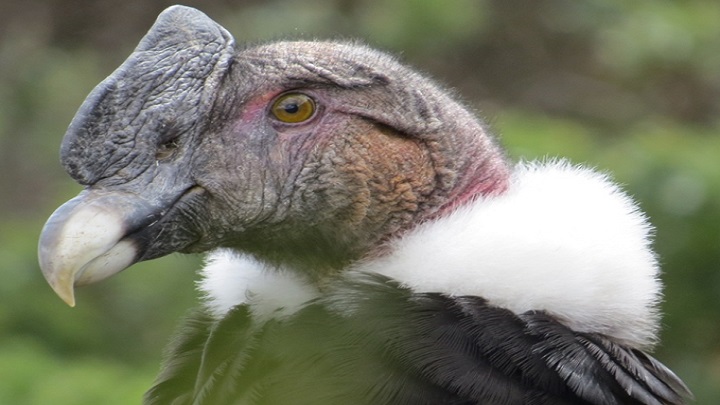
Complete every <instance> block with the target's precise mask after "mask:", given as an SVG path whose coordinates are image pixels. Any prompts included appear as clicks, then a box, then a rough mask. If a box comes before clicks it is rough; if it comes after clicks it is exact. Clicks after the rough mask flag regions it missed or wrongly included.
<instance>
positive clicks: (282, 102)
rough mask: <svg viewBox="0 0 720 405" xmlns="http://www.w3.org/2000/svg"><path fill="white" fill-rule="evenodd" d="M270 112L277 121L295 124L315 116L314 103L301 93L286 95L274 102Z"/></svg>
mask: <svg viewBox="0 0 720 405" xmlns="http://www.w3.org/2000/svg"><path fill="white" fill-rule="evenodd" d="M270 111H271V112H272V115H273V116H274V117H275V118H277V119H278V120H280V121H282V122H287V123H290V124H296V123H298V122H303V121H307V120H309V119H310V118H312V117H313V115H315V101H314V100H313V99H312V98H310V96H307V95H305V94H302V93H287V94H283V95H282V96H280V97H278V99H277V100H275V102H274V103H273V105H272V108H271V109H270Z"/></svg>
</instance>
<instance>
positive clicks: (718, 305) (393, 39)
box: [0, 0, 720, 405]
mask: <svg viewBox="0 0 720 405" xmlns="http://www.w3.org/2000/svg"><path fill="white" fill-rule="evenodd" d="M170 4H171V2H166V1H154V2H146V1H143V0H126V1H124V2H114V1H110V0H28V1H23V2H20V1H12V0H9V1H6V2H3V3H0V172H1V173H2V176H0V272H1V273H2V282H0V341H2V342H3V344H2V345H0V404H45V403H53V404H59V405H63V404H96V403H104V404H112V403H117V404H127V403H136V402H138V401H139V398H140V395H141V393H142V392H143V391H144V389H145V388H146V387H147V386H148V385H149V384H150V382H151V380H152V378H153V375H154V373H155V370H156V369H157V366H158V364H159V360H160V357H161V353H162V347H163V346H164V344H165V342H166V340H167V339H168V337H169V336H170V334H171V331H172V329H173V325H175V324H176V322H177V321H178V319H179V318H180V317H181V316H182V314H183V313H184V312H185V311H186V310H187V309H189V308H191V307H192V306H193V305H196V304H197V298H196V293H195V292H194V288H193V287H194V285H193V280H194V279H195V275H194V273H193V270H194V269H196V268H198V267H199V266H200V260H199V259H198V258H196V257H189V256H179V255H178V256H172V257H168V258H164V259H160V260H156V261H153V262H150V263H142V264H140V265H136V266H134V267H133V268H132V269H131V270H129V271H126V272H124V273H123V274H121V275H119V276H117V277H115V278H114V279H113V280H111V281H109V282H106V283H103V284H100V285H96V286H92V287H88V288H85V289H81V290H80V291H79V292H78V307H77V308H74V309H70V308H66V307H65V306H64V304H62V303H61V301H60V300H59V299H57V298H56V297H55V296H54V295H53V293H52V292H51V290H50V288H49V287H47V285H46V284H45V282H44V280H43V278H42V275H41V274H40V271H39V269H38V266H37V264H36V253H35V249H36V240H37V236H38V234H39V232H40V229H41V227H42V224H43V222H44V221H45V219H46V218H47V217H48V215H49V214H50V213H51V212H52V210H53V209H54V208H56V207H57V206H59V205H60V204H61V203H62V202H64V201H66V200H67V199H69V198H71V197H72V196H73V195H74V194H76V193H77V192H78V191H79V186H77V185H75V184H74V183H73V182H72V181H71V180H70V179H69V178H67V176H66V175H65V174H64V172H63V170H62V168H61V167H60V165H59V163H58V159H57V150H58V147H59V143H60V140H61V136H62V134H63V133H64V130H65V128H66V126H67V124H68V123H69V122H70V119H71V118H72V116H73V114H74V112H75V109H76V108H77V107H78V106H79V105H80V103H81V102H82V100H83V98H84V97H85V95H86V94H87V93H88V92H89V90H90V89H91V88H92V87H93V86H94V85H95V84H96V83H98V82H99V81H100V80H102V79H103V77H104V76H106V75H107V74H109V73H110V72H111V71H112V69H114V67H115V66H117V65H118V64H119V63H120V62H121V61H122V60H123V59H124V58H125V57H126V56H127V54H128V53H129V52H130V51H131V49H132V47H134V46H135V44H136V43H137V42H138V40H139V39H140V37H141V36H142V34H143V33H144V31H145V30H147V28H149V26H150V25H151V24H152V22H153V20H154V18H155V17H156V16H157V14H158V13H159V12H160V11H161V10H162V9H163V8H165V7H166V6H168V5H170ZM188 5H194V6H196V7H198V8H200V9H202V10H204V11H205V12H206V13H208V14H209V15H210V16H211V17H213V18H215V19H216V20H218V21H219V22H220V23H222V24H223V25H225V26H226V27H227V28H228V29H229V30H230V31H231V32H232V33H233V34H234V35H235V36H236V38H237V40H238V41H239V42H244V41H256V40H265V39H276V38H316V37H320V38H326V37H332V38H348V39H349V38H361V39H363V40H365V41H367V42H368V43H370V44H371V45H373V46H376V47H380V48H383V49H386V50H389V51H391V52H393V53H397V54H399V55H400V56H401V58H403V59H404V60H406V61H407V62H408V63H410V64H412V65H414V66H417V67H419V68H420V69H421V70H424V71H426V72H428V74H430V75H432V76H434V77H436V78H438V79H439V80H441V81H442V82H443V83H445V84H446V85H448V86H449V87H451V88H454V89H457V93H458V94H461V95H462V97H464V98H465V100H468V101H469V102H470V103H471V105H472V106H473V107H474V108H477V109H478V110H480V111H482V113H481V115H483V116H484V117H486V118H487V119H488V120H489V122H490V124H491V125H492V127H493V128H494V129H495V131H496V132H497V133H498V134H499V137H500V139H501V141H502V142H503V143H504V144H505V145H507V146H508V148H509V150H510V154H511V155H512V156H513V157H516V158H524V159H534V158H542V157H553V156H565V157H569V158H571V159H572V160H574V161H577V162H585V163H586V164H588V165H591V166H596V167H598V168H599V169H601V170H603V171H607V172H611V173H613V175H614V176H615V178H616V179H618V180H619V181H620V182H622V183H623V184H625V185H626V188H627V189H628V190H629V191H630V192H631V193H632V194H633V195H634V196H635V197H636V198H637V200H638V201H640V204H641V206H642V207H643V209H644V210H646V211H647V213H648V215H649V216H650V217H651V218H652V221H653V223H654V224H655V225H656V227H657V232H656V234H657V235H656V249H657V251H658V254H659V256H660V260H661V262H662V263H663V268H664V276H663V278H664V280H665V282H666V284H667V288H666V294H665V303H664V311H665V314H666V316H665V318H664V325H665V328H664V332H663V343H662V345H661V346H660V347H659V348H658V352H657V356H658V358H660V359H661V360H662V361H663V362H665V363H666V364H667V365H668V366H670V367H671V368H673V369H674V370H675V371H676V372H677V373H678V374H679V375H680V376H682V377H683V378H684V379H685V380H686V381H687V383H688V384H689V385H690V387H691V388H692V389H693V390H694V392H695V393H696V396H697V400H698V401H697V403H699V404H712V403H720V388H718V387H720V299H718V297H720V268H719V267H720V159H719V157H720V136H718V134H719V131H720V24H718V21H720V3H718V2H717V1H714V0H686V1H682V2H670V1H650V0H639V1H635V2H626V1H620V0H580V1H570V0H538V1H534V2H528V1H519V0H479V1H473V0H458V1H454V2H439V1H433V0H413V1H403V0H387V1H371V0H364V1H363V0H317V1H296V2H290V1H260V0H256V1H249V0H246V1H229V0H228V1H222V0H214V1H199V0H198V1H190V2H188Z"/></svg>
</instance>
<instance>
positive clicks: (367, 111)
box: [39, 6, 690, 405]
mask: <svg viewBox="0 0 720 405" xmlns="http://www.w3.org/2000/svg"><path fill="white" fill-rule="evenodd" d="M61 155H62V156H61V158H62V162H63V165H64V166H65V168H66V170H67V171H68V173H69V174H70V175H71V176H72V177H73V178H74V179H75V180H77V181H78V182H79V183H81V184H83V185H84V186H86V190H85V191H83V192H82V193H81V194H80V195H78V196H77V197H76V198H74V199H73V200H71V201H69V202H67V203H66V204H65V205H63V206H62V207H60V208H59V209H58V210H57V211H56V212H55V213H54V214H53V216H52V217H51V218H50V219H49V220H48V223H47V224H46V226H45V229H44V230H43V234H42V236H41V239H40V247H39V255H40V263H41V267H42V270H43V273H44V274H45V276H46V278H47V280H48V282H49V283H50V284H51V286H52V287H53V288H54V289H55V291H56V292H57V293H58V294H59V295H60V296H61V297H62V298H63V299H64V300H65V301H67V302H68V303H70V304H71V305H74V297H73V287H74V286H75V285H82V284H88V283H92V282H95V281H98V280H101V279H103V278H106V277H108V276H111V275H112V274H115V273H117V272H119V271H121V270H123V269H125V268H127V267H129V266H130V265H132V264H133V263H136V262H138V261H142V260H149V259H153V258H156V257H160V256H163V255H166V254H169V253H172V252H177V251H180V252H204V251H209V250H216V249H219V250H216V252H215V253H213V254H212V255H211V258H210V259H209V261H208V265H207V267H206V269H205V270H204V273H205V278H204V281H203V282H202V285H201V289H202V290H203V291H204V293H205V294H206V295H207V304H206V306H205V307H204V308H202V309H200V310H198V311H197V312H196V313H194V314H193V315H191V316H189V317H188V319H187V320H186V321H185V323H184V324H183V326H182V327H181V328H180V330H179V331H178V334H177V336H176V338H175V339H174V340H173V342H172V344H171V347H170V350H169V351H168V356H167V360H166V361H165V365H164V367H163V371H162V372H161V374H160V376H159V377H158V379H157V381H156V383H155V385H154V386H153V387H152V388H151V389H150V390H149V391H148V393H147V395H146V398H145V400H146V403H149V404H170V403H172V404H290V403H292V404H336V403H337V404H439V403H443V404H497V405H502V404H683V403H686V400H687V399H688V398H689V397H690V394H689V392H688V390H687V388H686V387H685V386H684V385H683V383H682V382H681V381H680V380H679V379H678V378H677V377H676V376H675V375H674V374H673V373H672V372H671V371H670V370H668V369H667V368H665V367H664V366H663V365H661V364H660V363H658V362H657V361H656V360H654V359H653V358H652V357H650V356H648V355H647V354H645V352H644V350H645V349H647V348H649V347H650V346H651V345H652V343H653V342H654V339H655V332H656V329H657V319H658V315H657V310H656V308H655V306H656V303H657V301H658V299H659V298H658V297H659V294H660V292H659V289H660V286H659V283H658V281H657V278H656V276H657V263H656V261H655V258H654V255H653V253H652V251H651V250H650V248H649V239H648V238H649V230H650V228H649V225H648V224H647V223H646V221H645V218H644V216H643V215H642V214H641V213H639V212H638V211H637V208H636V207H635V205H634V204H633V203H632V201H631V200H630V199H629V198H628V197H627V196H625V195H624V194H623V193H622V192H621V191H620V190H619V189H618V188H617V187H616V186H615V185H613V184H612V183H611V182H610V181H609V180H608V179H607V178H606V177H604V176H602V175H598V174H596V173H594V172H592V171H590V170H587V169H583V168H577V167H572V166H570V165H569V164H567V163H564V162H551V163H547V164H527V165H519V166H512V165H511V164H510V163H509V162H507V160H506V159H505V157H504V154H503V152H502V151H501V149H500V148H499V147H498V146H497V145H496V143H495V142H494V140H493V139H492V137H491V136H489V135H488V133H487V131H486V130H485V128H484V126H483V124H482V123H481V122H480V121H479V120H478V119H477V118H475V117H474V116H473V115H472V114H471V113H469V112H468V111H467V109H466V108H464V107H463V106H462V105H461V104H460V103H458V102H457V101H455V100H454V99H453V98H452V97H451V96H450V95H449V94H448V93H447V92H446V91H444V90H443V89H441V88H440V87H438V86H437V85H435V84H434V83H433V82H432V81H430V80H428V79H426V78H424V77H422V76H421V75H419V74H417V73H415V72H414V71H412V70H411V69H409V68H407V67H405V66H403V65H401V64H400V63H398V62H397V61H395V60H394V59H393V58H391V57H389V56H387V55H385V54H382V53H379V52H377V51H373V50H371V49H368V48H366V47H364V46H361V45H357V44H350V43H337V42H278V43H270V44H265V45H259V46H254V47H240V46H237V45H236V44H235V43H234V40H233V39H232V36H231V35H230V34H229V33H228V32H227V31H225V30H224V29H223V28H222V27H220V26H219V25H217V24H216V23H214V22H213V21H211V20H210V19H209V18H207V17H206V16H205V15H204V14H202V13H200V12H199V11H196V10H193V9H190V8H186V7H179V6H176V7H171V8H170V9H168V10H166V11H165V12H163V14H161V16H160V17H159V18H158V21H157V22H156V24H155V25H154V26H153V27H152V29H151V30H150V31H149V32H148V34H147V35H146V36H145V38H143V40H142V42H141V43H140V45H139V46H138V48H137V49H136V50H135V52H134V53H133V54H132V55H131V56H130V57H129V58H128V59H127V61H125V63H123V65H122V66H121V67H120V68H119V69H118V70H117V71H115V72H114V73H113V74H112V75H111V76H110V77H108V78H107V79H106V80H105V81H103V82H102V83H101V84H100V85H98V87H97V88H96V89H95V90H93V92H92V93H91V94H90V95H89V96H88V98H87V100H86V101H85V103H84V104H83V106H82V107H81V108H80V110H79V111H78V114H77V115H76V117H75V118H74V119H73V122H72V123H71V125H70V127H69V129H68V132H67V134H66V136H65V139H64V140H63V144H62V150H61Z"/></svg>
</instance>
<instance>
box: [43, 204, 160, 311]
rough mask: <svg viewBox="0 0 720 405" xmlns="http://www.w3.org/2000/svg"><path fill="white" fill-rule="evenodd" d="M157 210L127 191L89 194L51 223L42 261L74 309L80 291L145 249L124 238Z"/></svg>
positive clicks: (46, 229) (49, 279)
mask: <svg viewBox="0 0 720 405" xmlns="http://www.w3.org/2000/svg"><path fill="white" fill-rule="evenodd" d="M152 212H153V209H152V207H151V206H150V205H149V204H143V201H142V199H139V198H137V196H134V195H128V194H123V193H98V192H90V191H84V192H82V193H80V194H79V195H78V196H77V197H75V198H73V199H72V200H70V201H68V202H66V203H65V204H63V205H62V206H61V207H60V208H58V209H57V210H56V211H55V212H54V213H53V214H52V215H51V216H50V218H49V219H48V221H47V222H46V223H45V226H44V227H43V230H42V234H41V235H40V242H39V246H38V259H39V262H40V268H41V269H42V272H43V275H44V276H45V279H46V280H47V282H48V283H49V284H50V286H51V287H52V289H53V290H55V293H57V295H58V296H60V298H62V300H63V301H65V302H66V303H67V304H68V305H70V306H71V307H72V306H75V296H74V287H75V286H80V285H84V284H90V283H94V282H97V281H100V280H103V279H105V278H108V277H110V276H112V275H113V274H116V273H118V272H120V271H122V270H124V269H126V268H127V267H129V266H130V265H131V264H133V263H134V262H135V261H136V259H137V257H138V252H139V249H138V247H137V246H136V243H135V242H134V241H133V240H130V239H127V240H123V238H124V237H125V236H126V235H128V234H129V233H130V232H132V231H133V230H134V229H133V228H136V227H137V226H138V224H139V223H141V222H147V221H148V220H152V217H153V215H152Z"/></svg>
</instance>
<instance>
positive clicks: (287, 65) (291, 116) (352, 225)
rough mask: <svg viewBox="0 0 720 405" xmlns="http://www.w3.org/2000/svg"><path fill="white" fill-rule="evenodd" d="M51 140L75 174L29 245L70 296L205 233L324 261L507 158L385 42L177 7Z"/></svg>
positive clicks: (268, 255) (209, 242)
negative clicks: (306, 33)
mask: <svg viewBox="0 0 720 405" xmlns="http://www.w3.org/2000/svg"><path fill="white" fill-rule="evenodd" d="M61 155H62V156H61V158H62V163H63V165H64V166H65V168H66V170H67V171H68V173H69V174H70V175H71V176H72V177H73V178H74V179H75V180H76V181H78V182H79V183H81V184H83V185H84V186H85V187H86V190H85V191H83V192H82V193H81V194H80V195H78V196H77V197H76V198H74V199H73V200H70V201H69V202H68V203H66V204H65V205H63V206H62V207H60V208H59V209H58V210H57V211H56V212H55V213H54V214H53V216H52V217H51V218H50V219H49V220H48V222H47V224H46V226H45V228H44V230H43V234H42V236H41V241H40V248H39V255H40V263H41V267H42V269H43V272H44V274H45V276H46V278H47V279H48V281H49V282H50V284H51V285H52V286H53V288H54V289H55V290H56V292H58V293H59V294H60V295H61V296H62V297H63V298H64V299H65V300H66V301H68V302H73V298H72V288H73V286H74V285H76V284H86V283H91V282H94V281H97V280H100V279H103V278H105V277H108V276H110V275H112V274H114V273H117V272H118V271H121V270H123V269H124V268H126V267H128V266H130V265H132V264H133V263H135V262H138V261H141V260H148V259H152V258H156V257H160V256H163V255H166V254H169V253H172V252H177V251H180V252H201V251H206V250H210V249H213V248H216V247H229V248H233V249H236V250H238V251H244V252H247V253H249V254H252V255H254V256H256V257H257V258H258V259H260V260H264V261H268V262H271V263H289V264H291V265H292V267H294V268H297V269H299V270H300V271H304V272H307V274H308V275H309V276H310V277H313V278H321V277H323V276H324V275H325V274H328V273H331V272H334V271H338V270H340V269H342V268H343V267H344V266H346V265H347V264H348V263H351V262H352V261H354V260H357V259H359V258H361V257H364V256H368V255H377V254H379V252H380V251H381V246H382V244H383V242H384V241H386V240H388V239H389V238H392V237H393V236H395V235H399V234H400V233H402V232H404V231H405V230H408V229H411V228H412V227H413V226H415V225H416V224H418V223H421V222H422V221H423V220H424V219H427V218H430V217H432V216H434V215H438V214H439V213H440V212H443V211H445V210H450V209H453V208H454V207H456V206H458V205H462V204H464V203H465V202H467V201H469V200H471V199H473V198H475V197H476V196H479V195H486V194H491V193H499V192H502V191H503V190H504V189H505V187H506V185H507V180H508V172H509V169H508V167H507V164H506V162H505V158H504V156H503V154H502V152H501V150H500V149H499V148H498V147H497V146H496V145H495V144H494V142H493V140H492V139H491V137H490V136H489V135H488V134H487V132H486V131H485V130H484V128H483V126H482V124H481V122H480V121H478V120H477V119H476V118H475V117H474V116H473V115H472V114H471V113H469V112H468V111H467V110H466V109H465V108H464V107H463V106H462V105H460V104H458V103H457V102H456V101H454V100H453V99H452V98H451V97H450V96H449V95H448V94H447V93H446V92H445V91H444V90H442V89H441V88H439V87H438V86H437V85H435V84H434V83H433V82H432V81H430V80H428V79H426V78H425V77H423V76H422V75H420V74H418V73H416V72H414V71H412V70H411V69H409V68H407V67H405V66H403V65H402V64H400V63H398V62H397V61H396V60H395V59H394V58H392V57H390V56H388V55H386V54H383V53H380V52H377V51H374V50H371V49H369V48H367V47H365V46H362V45H357V44H352V43H338V42H278V43H270V44H266V45H260V46H255V47H248V48H244V47H239V46H236V44H235V43H234V41H233V39H232V37H231V35H230V34H229V33H228V32H227V31H225V29H223V28H222V27H220V26H219V25H217V24H216V23H215V22H213V21H212V20H210V19H209V18H208V17H207V16H205V15H204V14H202V13H200V12H199V11H197V10H194V9H190V8H186V7H179V6H175V7H171V8H170V9H168V10H166V11H165V12H163V14H161V15H160V17H159V18H158V21H157V22H156V24H155V25H154V26H153V27H152V28H151V30H150V31H149V32H148V34H147V35H146V36H145V38H143V40H142V42H141V43H140V45H139V46H138V48H137V49H136V50H135V52H133V54H132V55H131V56H130V57H129V58H128V59H127V60H126V61H125V62H124V63H123V65H122V66H120V67H119V68H118V69H117V70H116V71H115V72H114V73H113V74H112V75H111V76H110V77H108V78H107V79H106V80H105V81H103V82H102V83H101V84H99V85H98V86H97V87H96V88H95V90H93V92H92V93H91V94H90V95H89V96H88V98H87V100H86V101H85V103H84V104H83V105H82V107H81V108H80V110H79V111H78V114H77V115H76V117H75V118H74V120H73V122H72V124H71V125H70V128H69V129H68V132H67V134H66V135H65V138H64V140H63V144H62V152H61Z"/></svg>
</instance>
